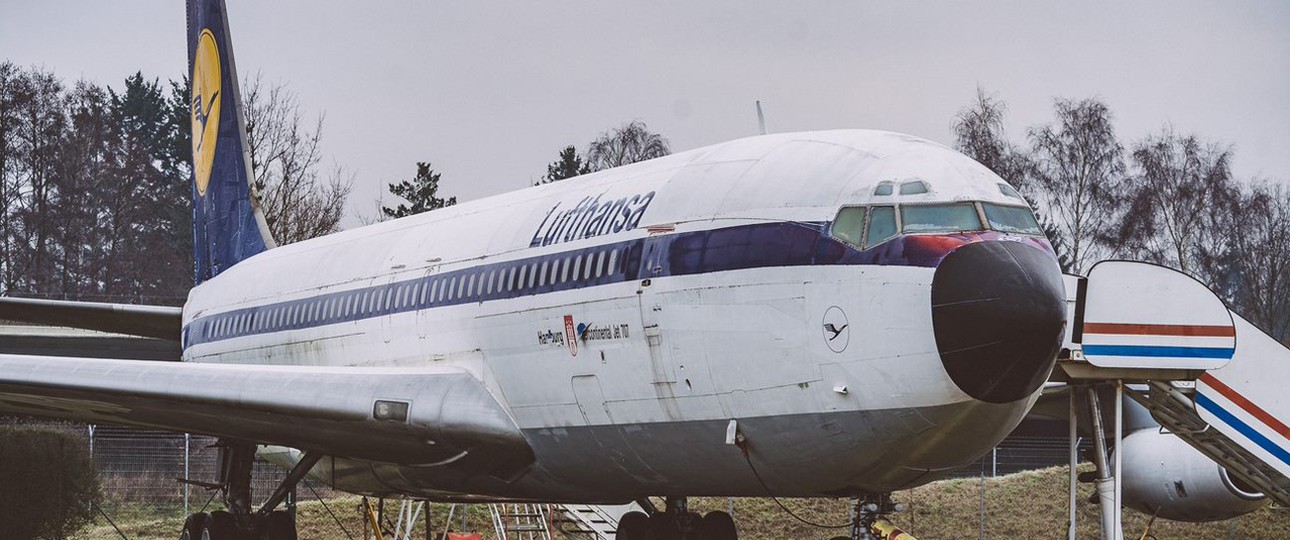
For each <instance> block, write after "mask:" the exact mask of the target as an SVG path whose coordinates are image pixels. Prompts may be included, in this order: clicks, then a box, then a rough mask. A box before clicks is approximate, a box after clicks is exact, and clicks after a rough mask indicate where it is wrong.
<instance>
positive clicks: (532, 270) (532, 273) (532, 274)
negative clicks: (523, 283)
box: [529, 263, 538, 288]
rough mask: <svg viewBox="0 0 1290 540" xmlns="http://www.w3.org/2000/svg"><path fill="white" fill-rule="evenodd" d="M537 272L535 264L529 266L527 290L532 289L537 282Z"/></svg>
mask: <svg viewBox="0 0 1290 540" xmlns="http://www.w3.org/2000/svg"><path fill="white" fill-rule="evenodd" d="M537 271H538V265H537V263H533V264H530V265H529V288H532V287H533V284H534V283H536V282H537Z"/></svg>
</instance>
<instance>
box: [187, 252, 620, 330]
mask: <svg viewBox="0 0 1290 540" xmlns="http://www.w3.org/2000/svg"><path fill="white" fill-rule="evenodd" d="M622 262H623V258H622V257H620V256H619V249H617V248H613V249H603V250H596V251H590V252H584V253H579V254H569V255H566V256H564V257H559V258H554V259H547V260H543V261H541V262H537V261H534V262H527V263H521V264H512V265H497V267H492V268H481V269H478V270H471V271H465V272H454V273H451V274H448V275H445V276H439V277H432V278H427V279H420V280H416V281H407V282H403V283H399V284H396V285H392V286H389V287H376V288H370V289H361V290H355V291H348V292H344V293H335V294H330V295H327V296H322V297H319V298H317V299H313V300H310V301H308V302H300V303H294V304H284V305H279V306H273V307H267V308H261V309H259V310H257V311H255V312H248V313H241V314H237V315H225V316H219V317H217V318H215V319H214V320H212V321H209V322H208V323H206V324H205V325H204V327H203V328H202V334H203V337H204V338H205V339H221V338H226V337H231V336H236V335H244V334H252V333H259V332H268V331H275V330H282V329H287V328H294V327H299V326H311V325H317V324H329V323H332V322H340V321H342V320H351V319H355V318H364V317H370V316H374V315H378V314H380V313H382V312H389V311H401V310H404V309H408V308H412V307H413V306H417V307H430V306H432V305H434V304H439V303H443V302H452V301H461V300H481V301H482V300H484V299H485V297H487V296H490V295H493V294H504V293H518V294H526V293H532V292H536V291H534V289H536V288H538V287H546V286H548V285H557V284H562V283H574V282H579V281H586V280H592V279H597V278H601V277H604V276H611V275H614V274H617V273H621V272H622V271H623V269H622V267H621V266H622Z"/></svg>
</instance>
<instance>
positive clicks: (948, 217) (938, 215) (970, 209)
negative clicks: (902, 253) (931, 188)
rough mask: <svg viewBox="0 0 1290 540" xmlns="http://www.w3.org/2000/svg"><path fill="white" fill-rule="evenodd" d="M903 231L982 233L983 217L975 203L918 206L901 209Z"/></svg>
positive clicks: (902, 207)
mask: <svg viewBox="0 0 1290 540" xmlns="http://www.w3.org/2000/svg"><path fill="white" fill-rule="evenodd" d="M900 223H901V230H902V231H904V232H906V233H927V232H965V231H980V230H982V229H984V227H982V226H981V216H980V215H978V214H977V213H976V204H974V203H970V202H968V203H954V204H918V205H909V206H901V207H900Z"/></svg>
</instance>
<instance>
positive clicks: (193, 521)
mask: <svg viewBox="0 0 1290 540" xmlns="http://www.w3.org/2000/svg"><path fill="white" fill-rule="evenodd" d="M207 519H210V514H206V513H204V512H198V513H196V514H189V515H188V519H185V520H184V530H183V532H181V533H179V540H201V537H202V527H204V526H205V525H206V520H207Z"/></svg>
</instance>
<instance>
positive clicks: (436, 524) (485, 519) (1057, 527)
mask: <svg viewBox="0 0 1290 540" xmlns="http://www.w3.org/2000/svg"><path fill="white" fill-rule="evenodd" d="M982 487H983V486H982V482H981V480H979V479H975V478H970V479H961V480H945V481H942V482H936V483H933V484H929V485H926V486H923V487H920V488H916V489H913V490H910V491H905V492H901V493H898V494H896V495H895V499H896V500H897V502H901V503H904V504H905V506H906V508H905V511H904V512H901V513H898V514H896V515H895V516H893V518H892V521H894V522H896V524H897V525H899V526H900V527H901V528H903V529H905V530H906V531H908V532H910V533H911V534H913V535H915V536H917V537H919V538H923V539H947V538H955V539H957V538H979V535H980V533H981V531H982V529H984V531H985V536H986V538H1065V536H1066V522H1067V509H1066V489H1067V488H1066V470H1065V469H1064V468H1061V467H1057V468H1051V469H1042V470H1038V471H1030V472H1023V473H1018V474H1012V475H1007V476H1001V477H998V478H987V479H985V481H984V492H985V519H984V520H982V517H981V508H980V505H981V490H982ZM1091 493H1092V486H1090V485H1081V486H1080V487H1079V501H1080V503H1079V505H1078V506H1077V513H1078V524H1079V527H1078V537H1079V538H1081V539H1089V540H1095V539H1099V538H1101V533H1100V531H1099V525H1098V523H1099V518H1098V511H1097V507H1096V506H1095V505H1093V504H1090V503H1088V502H1087V501H1088V497H1089V495H1090V494H1091ZM326 502H327V505H328V506H329V507H330V508H331V511H332V512H334V513H335V514H336V515H337V516H338V517H340V518H341V520H340V521H341V522H342V523H343V524H344V528H345V530H347V531H348V533H349V534H350V535H352V536H353V538H354V539H355V540H357V539H359V538H361V537H362V536H361V534H362V533H363V531H364V527H363V524H362V521H361V520H360V519H359V508H360V505H361V499H360V498H359V497H354V496H346V497H337V498H332V499H327V500H326ZM782 502H783V503H784V504H785V505H786V506H788V507H789V508H790V509H792V510H793V511H794V512H795V513H797V514H798V515H799V516H802V517H804V518H807V519H811V520H814V521H816V522H819V523H824V524H841V523H844V522H845V521H846V519H847V510H848V509H847V502H846V501H845V500H841V499H836V500H830V499H786V500H783V501H782ZM729 504H730V503H729V502H728V500H727V499H715V498H697V499H693V500H691V502H690V507H691V509H692V510H696V511H699V512H706V511H710V510H727V509H728V508H729ZM398 508H399V502H398V501H389V502H387V515H390V516H394V515H395V514H396V513H397V511H398ZM447 510H448V505H443V504H435V505H431V511H432V514H431V518H430V523H431V524H432V527H433V531H434V534H432V535H430V538H437V535H438V534H439V533H440V532H442V530H443V527H444V525H445V522H446V518H447ZM298 512H299V513H298V516H299V518H298V527H299V531H300V539H301V540H340V539H347V536H346V532H345V531H343V530H342V529H341V527H340V526H339V525H337V523H336V520H335V519H333V518H332V517H331V516H330V515H329V514H328V512H327V510H326V509H325V508H324V507H323V505H322V504H321V503H319V502H317V501H307V502H302V503H301V504H300V506H299V509H298ZM109 514H111V512H109ZM734 516H735V521H736V523H737V524H738V527H739V530H740V538H741V539H743V540H784V539H794V540H797V539H802V540H805V539H827V538H831V537H833V536H834V535H836V534H838V533H839V531H828V530H822V529H818V528H815V527H811V526H809V525H806V524H803V523H801V522H798V521H797V520H795V519H794V518H792V517H790V516H788V515H786V514H785V513H784V511H783V510H781V509H780V508H779V507H777V506H776V505H775V503H774V502H773V501H771V500H770V499H735V501H734ZM113 519H114V520H116V521H117V525H119V526H120V527H121V528H122V530H123V531H124V532H125V533H126V535H127V536H128V537H129V538H130V540H136V539H137V540H153V539H156V540H162V539H167V540H169V539H172V538H175V537H176V536H177V534H178V531H179V528H180V526H181V525H182V522H183V520H182V518H180V517H178V516H177V515H176V516H173V517H165V518H162V517H157V516H156V515H152V516H149V515H147V513H146V512H123V513H121V514H120V516H119V518H118V516H117V515H113ZM459 520H460V514H458V517H457V518H455V519H454V522H455V523H454V526H453V530H459V529H460V521H459ZM467 521H468V522H467V528H468V529H469V530H473V531H477V532H481V533H484V538H487V539H492V538H495V536H494V535H493V533H492V524H491V521H490V519H489V516H488V511H487V509H486V507H485V506H484V505H471V506H470V507H469V514H468V516H467ZM1147 521H1148V516H1144V515H1142V514H1139V513H1137V512H1134V511H1132V510H1127V509H1126V510H1125V512H1124V524H1125V537H1126V538H1131V539H1138V538H1141V537H1142V535H1143V532H1144V530H1145V527H1146V524H1147ZM425 523H426V521H425V517H424V515H423V516H422V517H421V519H419V520H418V522H417V526H416V527H415V528H414V529H413V534H412V538H414V539H418V540H419V539H424V538H427V536H426V534H425ZM1151 533H1152V537H1154V538H1157V539H1161V540H1163V539H1168V538H1228V537H1229V536H1230V537H1233V538H1290V512H1288V511H1284V510H1273V509H1270V508H1264V509H1262V510H1259V511H1257V512H1254V513H1251V514H1247V515H1245V516H1241V517H1239V518H1236V519H1233V520H1231V522H1226V521H1224V522H1216V523H1178V522H1171V521H1157V522H1156V523H1155V525H1154V526H1153V527H1152V529H1151ZM75 538H76V539H78V540H100V539H109V538H120V537H119V536H117V535H116V534H115V533H114V532H113V531H112V529H111V528H110V527H109V526H107V525H106V523H104V522H103V520H102V518H99V519H98V520H96V522H95V524H94V525H93V526H92V527H90V528H87V529H86V530H84V531H82V532H81V534H78V535H77V536H76V537H75ZM571 538H572V537H571Z"/></svg>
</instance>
